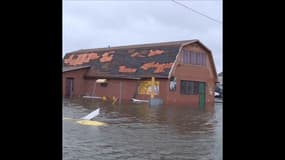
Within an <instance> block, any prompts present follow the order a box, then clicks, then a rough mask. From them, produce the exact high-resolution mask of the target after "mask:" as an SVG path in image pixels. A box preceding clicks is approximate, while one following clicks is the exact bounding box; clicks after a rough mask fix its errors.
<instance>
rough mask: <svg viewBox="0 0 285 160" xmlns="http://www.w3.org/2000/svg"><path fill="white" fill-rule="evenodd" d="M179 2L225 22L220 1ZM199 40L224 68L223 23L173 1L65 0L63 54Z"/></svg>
mask: <svg viewBox="0 0 285 160" xmlns="http://www.w3.org/2000/svg"><path fill="white" fill-rule="evenodd" d="M177 2H180V3H182V4H184V5H186V6H188V7H190V8H192V9H194V10H196V11H198V12H200V13H202V14H205V15H206V16H209V17H210V18H213V19H216V20H218V21H220V22H222V0H184V1H177ZM191 39H199V40H200V41H201V42H202V43H204V44H205V45H206V46H207V47H208V48H209V49H210V50H211V51H212V53H213V56H214V61H215V65H216V69H217V72H221V71H222V58H223V56H222V54H223V51H222V44H223V43H222V23H217V22H216V21H214V20H210V19H209V18H206V17H205V16H202V15H200V14H198V13H195V12H193V11H191V10H190V9H187V8H185V7H183V6H180V5H178V4H176V3H174V2H173V1H171V0H156V1H137V0H136V1H122V0H117V1H99V0H64V2H63V56H64V54H65V53H67V52H71V51H75V50H79V49H89V48H100V47H107V46H108V45H110V46H120V45H130V44H142V43H156V42H166V41H179V40H191Z"/></svg>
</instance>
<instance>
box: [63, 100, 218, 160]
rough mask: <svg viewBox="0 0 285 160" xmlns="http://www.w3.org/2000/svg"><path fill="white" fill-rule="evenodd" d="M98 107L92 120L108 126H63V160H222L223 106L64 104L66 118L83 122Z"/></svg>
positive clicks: (69, 102)
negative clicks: (82, 119) (202, 107)
mask: <svg viewBox="0 0 285 160" xmlns="http://www.w3.org/2000/svg"><path fill="white" fill-rule="evenodd" d="M98 107H100V109H101V110H100V114H99V115H98V116H97V117H95V118H94V119H93V120H97V121H101V122H105V123H108V124H109V125H108V126H85V125H80V124H78V123H75V121H72V120H63V159H64V160H117V159H122V160H144V159H151V160H156V159H157V160H180V159H181V160H184V159H185V160H186V159H187V160H222V103H216V104H215V106H210V107H207V108H206V109H203V110H202V109H200V108H199V107H190V106H159V107H150V106H148V105H147V104H127V105H122V106H119V105H112V104H110V103H102V102H94V101H93V102H92V101H91V100H86V99H85V100H80V99H73V100H68V99H64V100H63V117H68V118H80V117H82V116H85V115H87V114H88V113H90V112H91V111H93V110H95V109H97V108H98Z"/></svg>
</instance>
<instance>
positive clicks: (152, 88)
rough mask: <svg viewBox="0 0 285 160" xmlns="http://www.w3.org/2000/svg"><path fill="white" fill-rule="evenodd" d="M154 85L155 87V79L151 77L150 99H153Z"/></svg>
mask: <svg viewBox="0 0 285 160" xmlns="http://www.w3.org/2000/svg"><path fill="white" fill-rule="evenodd" d="M154 85H155V78H154V77H151V96H150V98H151V99H153V98H154Z"/></svg>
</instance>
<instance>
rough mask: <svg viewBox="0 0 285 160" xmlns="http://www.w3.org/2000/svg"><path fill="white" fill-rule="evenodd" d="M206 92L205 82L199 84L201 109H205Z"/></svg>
mask: <svg viewBox="0 0 285 160" xmlns="http://www.w3.org/2000/svg"><path fill="white" fill-rule="evenodd" d="M205 92H206V85H205V82H200V83H199V105H200V108H204V107H205V100H206V95H205Z"/></svg>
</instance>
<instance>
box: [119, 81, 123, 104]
mask: <svg viewBox="0 0 285 160" xmlns="http://www.w3.org/2000/svg"><path fill="white" fill-rule="evenodd" d="M119 104H122V81H120V98H119Z"/></svg>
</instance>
